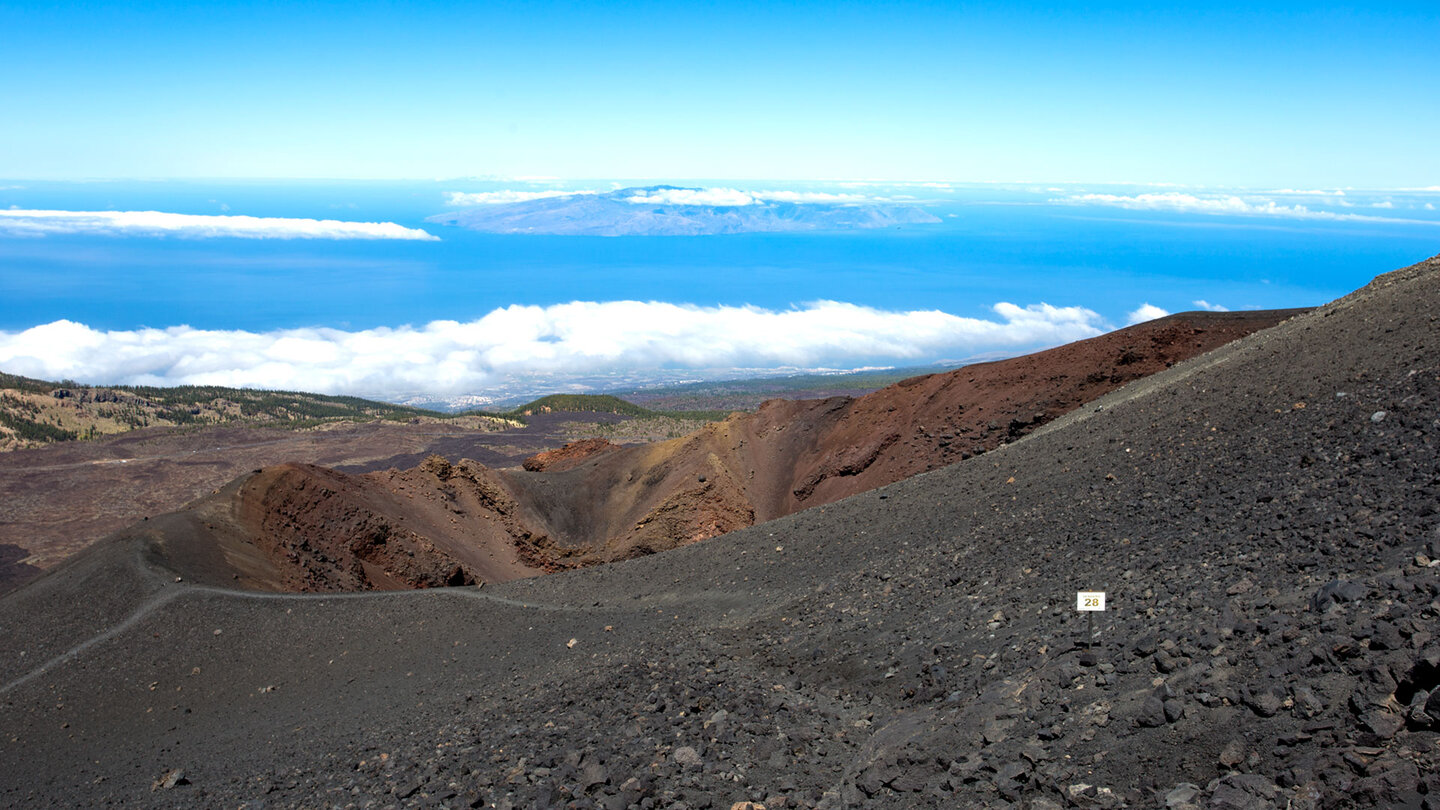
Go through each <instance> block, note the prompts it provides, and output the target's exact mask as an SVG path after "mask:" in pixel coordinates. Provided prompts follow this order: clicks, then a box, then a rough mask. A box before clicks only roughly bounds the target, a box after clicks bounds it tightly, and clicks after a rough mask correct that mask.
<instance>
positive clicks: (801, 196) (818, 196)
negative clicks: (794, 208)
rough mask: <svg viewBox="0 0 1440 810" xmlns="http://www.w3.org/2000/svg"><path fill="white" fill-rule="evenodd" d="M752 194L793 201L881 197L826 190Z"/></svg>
mask: <svg viewBox="0 0 1440 810" xmlns="http://www.w3.org/2000/svg"><path fill="white" fill-rule="evenodd" d="M750 196H752V197H755V198H757V199H761V200H773V201H775V202H792V203H863V202H873V201H876V200H878V199H879V198H876V197H867V196H865V195H864V194H832V193H829V192H825V191H753V192H750Z"/></svg>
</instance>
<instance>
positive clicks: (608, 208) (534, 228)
mask: <svg viewBox="0 0 1440 810" xmlns="http://www.w3.org/2000/svg"><path fill="white" fill-rule="evenodd" d="M727 191H729V190H726V189H700V188H685V187H680V186H666V185H658V186H641V187H632V188H622V189H619V190H616V191H611V192H607V193H603V194H597V193H593V192H576V193H574V194H568V195H564V196H547V197H543V198H539V199H530V200H522V201H516V202H500V203H486V204H481V205H476V206H472V207H466V208H463V209H460V210H456V211H449V212H446V213H443V214H436V215H434V216H432V217H428V218H427V219H426V221H427V222H434V223H438V224H441V225H452V226H456V227H460V228H466V229H468V230H472V231H480V232H483V233H509V234H536V235H549V236H710V235H717V234H737V233H767V232H785V231H826V230H871V229H876V228H889V227H895V226H901V225H931V224H935V223H938V222H940V218H939V217H937V216H935V215H934V214H931V213H929V212H928V211H925V210H924V209H921V208H919V207H917V206H914V205H908V204H897V203H891V202H884V201H872V200H865V201H852V200H843V199H842V200H835V201H831V200H825V199H807V198H803V197H799V198H797V199H786V198H784V197H765V196H760V195H755V194H749V193H745V192H734V191H730V192H729V194H726V193H725V192H727Z"/></svg>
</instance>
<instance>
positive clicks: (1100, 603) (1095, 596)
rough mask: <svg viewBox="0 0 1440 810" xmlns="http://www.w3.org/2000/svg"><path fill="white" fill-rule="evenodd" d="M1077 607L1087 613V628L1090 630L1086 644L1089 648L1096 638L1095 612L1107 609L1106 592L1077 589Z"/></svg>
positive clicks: (1086, 637)
mask: <svg viewBox="0 0 1440 810" xmlns="http://www.w3.org/2000/svg"><path fill="white" fill-rule="evenodd" d="M1075 609H1076V610H1078V611H1080V612H1081V613H1084V614H1085V629H1086V630H1088V631H1089V633H1088V635H1086V636H1085V646H1086V647H1087V648H1088V647H1089V646H1090V645H1091V644H1092V643H1093V642H1094V640H1095V614H1096V613H1098V612H1103V611H1104V610H1105V592H1104V591H1076V592H1075Z"/></svg>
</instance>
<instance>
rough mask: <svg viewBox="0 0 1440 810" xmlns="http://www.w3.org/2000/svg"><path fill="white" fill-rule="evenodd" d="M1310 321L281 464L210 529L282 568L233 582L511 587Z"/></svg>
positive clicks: (258, 477) (802, 502) (986, 438)
mask: <svg viewBox="0 0 1440 810" xmlns="http://www.w3.org/2000/svg"><path fill="white" fill-rule="evenodd" d="M1302 311H1303V310H1276V311H1264V312H1245V313H1184V314H1180V315H1172V316H1169V317H1166V318H1162V319H1159V320H1155V321H1151V322H1148V323H1144V324H1140V325H1137V326H1133V327H1129V328H1127V329H1122V330H1118V331H1116V332H1112V333H1109V334H1106V335H1102V336H1100V337H1096V338H1092V339H1089V340H1084V341H1079V342H1076V343H1071V344H1068V345H1065V346H1061V347H1058V348H1054V349H1050V350H1047V351H1043V352H1037V353H1035V354H1030V355H1026V356H1023V357H1016V358H1012V359H1008V360H1002V361H998V362H992V363H982V364H976V365H971V366H965V367H963V368H960V369H957V370H955V371H951V372H946V373H942V374H931V375H926V376H921V377H915V378H912V379H908V380H904V381H902V382H899V383H896V384H895V385H892V386H890V387H888V388H884V389H881V390H879V391H876V392H873V393H871V394H868V395H866V396H863V397H859V398H850V397H832V398H828V399H818V400H771V401H768V402H766V403H764V404H763V405H762V406H761V407H760V408H759V410H758V411H757V412H755V413H752V414H732V415H731V417H730V418H728V419H726V420H725V421H723V422H719V423H715V424H712V425H709V426H707V427H705V428H704V429H702V430H700V431H697V432H696V433H693V434H691V435H689V436H686V437H683V438H679V439H673V440H671V441H667V442H661V443H656V444H648V445H632V446H625V447H619V446H616V445H613V444H610V443H609V442H606V441H603V440H593V441H590V442H581V443H574V444H571V445H567V446H566V447H564V448H561V449H559V450H555V451H550V452H548V453H542V454H539V455H537V456H534V457H532V458H531V459H529V460H527V462H526V464H525V469H524V470H519V471H517V470H492V469H487V468H485V467H484V466H482V465H480V464H478V463H476V462H473V461H468V460H461V461H459V462H457V463H455V464H453V465H452V464H451V463H450V462H448V461H446V460H445V459H442V458H440V457H438V456H435V457H431V458H430V459H429V460H427V461H426V462H425V463H424V464H422V465H421V466H420V467H417V468H414V469H411V470H406V471H395V470H391V471H388V472H377V473H367V474H364V475H348V474H344V473H340V472H337V471H334V470H329V469H325V468H323V467H316V466H310V465H283V466H280V467H271V468H266V469H265V470H262V471H259V472H257V473H256V474H254V475H252V476H250V477H249V478H247V479H245V480H244V482H243V483H242V484H241V485H240V486H239V487H238V488H235V487H232V488H229V489H227V490H226V491H224V492H222V493H221V494H219V495H216V496H213V497H212V500H214V499H220V500H223V501H226V502H227V503H229V514H230V515H231V521H232V522H231V524H230V525H229V526H228V527H227V528H226V530H225V531H219V530H216V531H214V532H212V535H213V537H214V539H215V541H216V542H219V543H220V544H221V546H222V547H224V548H225V549H227V556H228V557H231V558H234V559H237V560H239V559H249V558H251V557H253V556H254V553H255V550H257V549H258V550H259V552H261V554H262V555H263V556H264V557H265V558H267V559H268V560H270V561H271V573H268V574H266V575H263V576H259V575H242V574H241V573H238V572H237V573H232V574H231V575H230V576H231V579H232V580H235V581H238V582H240V583H241V584H245V585H248V586H251V587H258V588H264V589H276V590H301V591H337V590H366V589H393V588H419V587H433V586H440V585H457V584H470V583H484V582H500V581H505V580H509V579H515V578H520V577H526V576H532V575H535V574H539V573H544V572H550V571H556V570H561V569H566V568H575V567H581V566H586V565H592V564H597V563H604V562H611V561H616V560H622V559H627V558H631V557H636V556H640V555H644V554H649V553H653V552H657V551H664V550H666V549H670V548H675V547H678V546H682V545H687V544H690V543H694V542H697V541H700V540H704V539H707V538H710V537H714V536H716V535H720V534H724V533H726V532H729V531H733V530H735V529H739V528H743V527H745V526H749V525H752V524H754V523H757V522H762V521H767V520H772V519H774V518H778V517H782V516H784V515H788V514H791V513H793V512H796V511H798V510H801V509H805V508H809V507H812V506H818V505H822V504H828V503H832V502H834V501H837V500H840V499H842V498H845V497H848V496H851V495H854V494H857V493H860V492H864V491H867V490H871V489H874V488H877V487H880V486H884V485H886V484H890V483H893V482H895V481H899V480H901V479H903V478H907V477H909V476H912V475H915V474H917V473H922V472H925V471H927V470H932V469H936V468H938V467H941V466H945V465H948V464H953V463H955V462H959V461H962V460H964V459H967V458H970V457H972V456H975V455H979V454H981V453H984V452H986V451H988V450H992V449H994V448H995V447H997V446H998V445H1000V444H1002V443H1005V442H1010V441H1013V440H1015V439H1018V438H1020V437H1021V436H1024V435H1025V434H1027V433H1029V432H1030V431H1032V430H1034V429H1035V428H1037V427H1039V426H1040V425H1043V424H1045V423H1046V422H1048V421H1050V420H1052V419H1054V418H1056V417H1057V416H1060V415H1062V414H1064V413H1067V412H1069V411H1071V410H1073V409H1075V408H1077V407H1079V406H1080V405H1083V404H1084V403H1086V402H1089V401H1091V400H1093V399H1095V398H1097V397H1099V396H1101V395H1103V394H1105V393H1108V392H1109V391H1112V390H1114V389H1116V388H1119V387H1120V386H1122V385H1125V384H1126V383H1129V382H1132V381H1134V380H1137V379H1140V378H1141V377H1145V376H1147V375H1149V374H1152V373H1154V372H1157V371H1160V370H1162V369H1164V368H1167V367H1169V366H1171V365H1174V364H1175V363H1178V362H1180V361H1183V360H1186V359H1189V358H1191V357H1194V356H1197V355H1199V354H1202V353H1204V352H1206V351H1209V350H1211V349H1213V348H1216V347H1218V346H1221V345H1223V344H1225V343H1228V342H1230V341H1232V340H1235V339H1237V338H1240V337H1243V336H1245V335H1247V334H1250V333H1251V332H1254V331H1257V330H1259V329H1263V328H1267V327H1269V326H1272V325H1274V324H1276V323H1278V322H1280V321H1281V320H1284V319H1286V318H1288V317H1290V316H1292V315H1295V314H1298V313H1299V312H1302ZM212 508H213V507H212ZM220 511H224V510H220ZM201 539H203V538H201ZM247 546H248V548H246V547H247ZM252 568H253V566H252Z"/></svg>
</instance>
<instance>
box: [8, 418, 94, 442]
mask: <svg viewBox="0 0 1440 810" xmlns="http://www.w3.org/2000/svg"><path fill="white" fill-rule="evenodd" d="M0 428H7V429H9V430H10V431H11V432H13V433H14V434H15V436H16V437H17V438H19V439H20V440H22V441H26V442H40V443H45V444H48V443H50V442H68V441H70V440H72V439H75V438H78V437H79V435H80V434H78V433H76V432H75V431H73V430H65V429H64V428H61V427H57V426H55V425H52V424H47V423H45V422H37V421H35V420H33V419H26V418H24V417H23V416H17V415H15V414H13V413H9V412H7V411H3V410H0Z"/></svg>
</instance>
